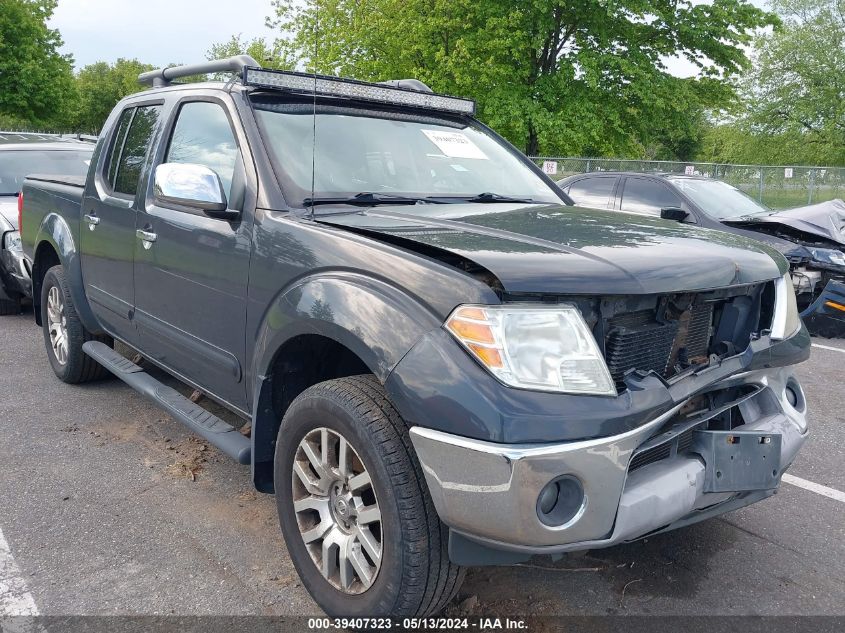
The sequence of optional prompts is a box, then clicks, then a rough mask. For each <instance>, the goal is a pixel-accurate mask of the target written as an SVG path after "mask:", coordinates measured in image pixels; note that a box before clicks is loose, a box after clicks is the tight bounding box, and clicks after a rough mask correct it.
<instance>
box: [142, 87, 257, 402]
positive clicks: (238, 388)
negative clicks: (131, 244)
mask: <svg viewBox="0 0 845 633" xmlns="http://www.w3.org/2000/svg"><path fill="white" fill-rule="evenodd" d="M173 112H174V115H173V118H172V121H171V122H170V124H169V126H168V131H167V132H165V134H167V135H168V137H167V138H165V139H163V142H162V149H161V151H160V152H159V156H158V158H157V160H156V161H155V162H156V163H158V164H161V163H190V164H198V165H204V166H206V167H209V168H210V169H212V170H213V171H215V172H216V173H217V175H218V176H219V177H220V180H221V182H222V183H223V188H224V190H225V193H226V199H227V201H228V203H229V208H230V209H238V210H240V211H242V213H241V214H240V215H239V216H238V217H237V219H235V220H227V219H219V218H214V217H210V216H209V215H207V214H206V213H205V212H204V211H202V210H201V209H196V208H191V207H187V206H182V205H179V204H174V203H166V202H161V201H157V200H156V199H155V198H154V195H153V190H154V170H153V172H152V173H151V175H150V179H149V180H150V182H149V185H148V187H147V198H146V204H145V205H144V208H142V209H141V210H140V212H139V215H138V221H137V227H138V229H139V239H138V240H136V243H135V323H136V327H137V328H138V331H139V333H140V339H141V349H142V350H143V352H144V354H145V355H147V356H150V357H152V358H153V359H154V360H156V361H158V362H159V363H161V364H162V365H164V366H165V367H167V368H169V369H170V370H172V371H173V372H174V373H176V374H179V375H181V376H182V377H183V378H185V379H187V380H188V381H189V382H192V383H194V384H195V385H196V386H198V387H200V388H203V389H204V390H207V391H209V392H210V393H212V394H213V395H215V396H217V397H218V398H221V399H223V400H225V401H226V402H227V403H229V404H231V405H233V406H235V407H236V408H243V407H245V403H246V388H245V386H244V380H243V373H244V368H243V363H244V355H245V332H246V291H247V281H248V274H249V259H250V251H251V243H252V240H251V222H252V214H251V213H243V211H244V210H245V209H248V208H249V207H247V206H245V203H244V198H245V195H246V194H245V190H246V185H245V182H246V180H247V179H246V177H245V164H244V161H243V158H242V155H241V147H242V146H245V142H246V141H245V139H244V138H243V137H242V136H239V132H237V131H236V128H235V126H234V125H233V121H234V119H233V118H232V117H231V115H230V112H229V110H228V109H227V104H225V103H224V102H223V101H220V100H218V99H216V98H212V97H208V98H207V99H205V100H197V97H191V98H189V99H186V100H183V101H182V102H181V103H180V104H178V105H177V107H176V108H174V110H173ZM253 180H254V179H253ZM233 183H234V184H233ZM246 197H249V196H246ZM252 204H253V208H254V201H253V202H252ZM141 236H146V238H150V237H152V241H150V239H142V237H141Z"/></svg>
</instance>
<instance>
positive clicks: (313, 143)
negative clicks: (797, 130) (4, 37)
mask: <svg viewBox="0 0 845 633" xmlns="http://www.w3.org/2000/svg"><path fill="white" fill-rule="evenodd" d="M224 71H231V72H233V73H235V74H236V79H233V80H232V81H229V82H227V83H225V84H224V83H190V84H186V85H178V84H174V83H172V80H173V79H176V78H179V77H182V76H187V75H190V74H194V73H197V72H203V73H211V72H224ZM141 80H142V81H144V82H147V83H148V84H152V88H151V89H150V90H147V91H145V92H142V93H140V94H136V95H133V96H130V97H127V98H125V99H124V100H122V101H121V102H120V103H119V104H118V105H117V106H116V107H115V109H114V112H113V113H112V114H111V116H110V117H109V119H108V121H107V122H106V125H105V127H104V129H103V133H102V135H101V137H100V140H99V142H98V144H97V147H96V150H95V152H94V155H93V159H92V161H91V167H90V171H89V172H88V176H87V178H85V179H76V178H71V177H68V178H57V177H51V178H49V179H44V178H38V177H33V178H30V179H28V180H27V181H26V183H25V185H24V188H23V205H22V222H21V234H22V241H23V245H24V249H25V252H26V253H27V255H28V256H29V257H31V259H32V261H33V275H32V279H33V285H34V296H35V299H34V303H35V318H36V321H37V322H38V324H39V325H40V326H41V327H42V328H43V333H44V342H45V346H46V349H47V356H48V359H49V362H50V365H51V366H52V369H53V371H54V372H55V373H56V375H57V376H58V377H59V379H61V380H63V381H65V382H68V383H81V382H85V381H88V380H94V379H97V378H100V377H102V376H104V375H105V374H107V373H108V372H111V373H112V374H115V375H116V376H118V377H119V378H121V379H122V380H124V381H125V382H126V383H128V384H129V385H131V386H132V387H134V388H135V389H136V390H138V391H139V392H141V393H143V394H144V395H146V396H148V397H149V398H151V399H152V400H153V401H154V402H156V403H157V404H158V405H159V406H161V407H162V408H163V409H164V410H166V411H167V412H169V413H170V415H171V416H173V417H174V418H175V419H177V420H179V421H181V422H183V423H184V424H186V425H187V426H188V427H190V428H191V429H192V430H193V431H194V432H196V433H198V434H199V435H201V436H202V437H204V438H205V439H206V440H208V441H209V442H210V443H212V444H213V445H215V446H217V447H218V448H219V449H220V450H221V451H222V452H223V453H225V454H227V455H230V456H231V457H233V458H234V459H236V460H238V461H239V462H240V463H242V464H248V465H250V467H251V474H252V478H253V480H254V483H255V486H256V487H257V489H258V490H260V491H262V492H266V493H275V498H276V503H277V506H278V513H279V522H280V524H281V530H282V533H283V535H284V538H285V541H286V543H287V547H288V551H289V552H290V556H291V559H292V560H293V562H294V564H295V566H296V568H297V571H298V572H299V574H300V576H301V577H302V581H303V584H304V585H305V587H306V588H307V589H308V590H309V591H310V593H311V594H312V595H313V597H314V599H315V600H316V602H317V603H318V604H319V605H320V607H322V608H323V609H324V610H325V611H326V612H327V613H328V614H330V615H333V616H388V615H389V616H415V615H424V614H433V613H436V612H438V611H439V610H441V609H442V608H443V607H444V606H445V605H446V604H447V603H448V601H449V600H450V599H451V598H452V597H453V596H454V595H455V593H456V591H457V590H458V587H459V585H460V583H461V580H462V577H463V573H462V570H463V569H464V568H465V567H466V566H469V565H491V564H496V565H500V564H507V563H516V562H519V561H524V560H526V559H528V558H529V557H531V556H533V555H537V554H548V555H556V554H560V553H562V552H568V551H572V550H584V549H594V548H601V547H606V546H609V545H614V544H617V543H623V542H627V541H632V540H635V539H638V538H641V537H643V536H646V535H651V534H655V533H657V532H661V531H664V530H671V529H675V528H680V527H683V526H686V525H689V524H691V523H694V522H696V521H701V520H703V519H706V518H708V517H712V516H716V515H719V514H721V513H724V512H727V511H729V510H733V509H736V508H739V507H742V506H745V505H748V504H750V503H754V502H756V501H759V500H761V499H764V498H766V497H768V496H770V495H772V494H774V493H775V492H776V490H777V488H778V485H779V483H780V479H781V476H782V475H783V473H784V471H785V470H786V469H787V468H788V467H789V465H790V463H791V462H792V461H793V459H794V458H795V456H796V453H797V452H798V450H799V449H800V447H801V445H802V444H803V443H804V441H805V439H806V438H807V433H808V430H807V421H806V412H807V407H806V402H805V399H804V393H803V391H802V388H801V385H800V384H799V382H798V380H797V378H796V376H795V374H794V372H793V367H794V365H795V364H796V363H799V362H801V361H803V360H805V359H806V358H807V357H808V355H809V349H810V338H809V335H808V333H807V330H806V329H805V328H804V326H803V325H802V324H801V321H800V319H799V318H798V313H797V310H796V304H795V294H794V291H793V288H792V283H791V281H790V278H789V274H788V272H789V271H788V267H787V263H786V261H785V260H784V258H783V257H782V256H781V255H780V254H779V253H778V252H776V251H775V250H773V249H771V248H769V247H768V246H766V245H764V244H761V243H757V242H754V241H752V240H749V239H747V238H744V237H742V236H736V235H730V234H726V233H722V232H717V231H710V230H707V229H701V228H696V227H687V226H683V225H680V224H678V223H677V222H671V221H666V220H662V219H660V218H649V217H643V216H635V215H631V216H626V217H625V218H624V222H622V221H620V218H621V217H623V216H621V215H620V214H618V213H615V212H602V211H587V210H584V209H578V208H573V207H571V206H568V205H567V204H566V203H568V202H569V200H568V199H567V197H566V194H564V193H563V192H562V191H561V190H560V189H558V188H556V187H555V186H554V183H552V182H551V181H550V180H549V179H548V178H547V177H546V176H544V175H543V174H542V172H541V171H540V170H538V168H537V167H536V166H535V165H534V164H532V163H531V161H529V160H528V159H527V158H526V157H525V156H523V155H522V154H520V153H519V152H518V151H517V150H515V149H514V148H513V147H512V146H510V145H509V144H508V143H507V142H506V141H504V140H503V139H501V138H500V137H499V136H497V135H496V134H495V133H494V132H492V131H491V130H490V129H488V128H487V127H485V126H484V125H482V124H481V123H479V122H478V121H476V120H475V119H474V118H473V113H474V104H473V103H472V102H471V101H467V100H464V99H459V98H455V97H450V96H446V95H439V94H434V93H432V92H431V91H430V90H429V89H428V88H427V87H426V86H425V85H424V84H421V83H420V82H418V81H414V80H397V81H393V82H387V83H384V84H377V83H363V82H357V81H351V80H345V79H339V78H335V77H325V76H315V75H307V74H300V73H295V72H280V71H273V70H266V69H262V68H259V67H258V65H257V64H256V63H255V62H254V61H253V60H252V59H250V58H248V57H236V58H230V59H226V60H218V61H216V62H210V63H207V64H202V65H195V66H188V67H177V68H167V69H163V70H157V71H152V72H150V73H147V74H145V75H142V76H141ZM115 341H120V342H122V343H124V344H126V345H128V346H129V347H130V348H133V349H134V350H137V352H138V353H139V354H140V355H141V356H142V358H143V359H144V364H149V365H151V366H157V367H159V368H161V369H163V370H165V371H166V372H169V373H170V374H172V375H173V376H175V377H176V378H178V379H179V380H181V381H183V382H184V383H186V384H187V385H189V386H191V387H193V388H194V389H198V390H200V391H202V392H203V393H204V394H206V395H207V396H208V397H209V398H211V399H213V400H215V401H217V402H218V403H221V404H223V405H225V407H227V408H228V409H230V410H231V411H232V412H234V413H235V414H236V415H237V416H239V417H240V418H242V419H243V420H244V422H245V423H246V422H249V423H250V424H251V433H250V436H249V437H245V436H244V435H243V434H242V433H240V432H239V431H238V429H236V428H235V427H234V426H231V425H230V424H228V423H227V422H225V421H224V420H222V419H220V418H219V417H216V416H215V415H213V414H211V413H210V412H208V411H206V410H205V409H203V408H201V407H200V406H199V405H197V404H195V403H193V402H192V401H190V400H189V399H187V398H185V397H183V396H182V395H181V394H180V393H179V392H178V391H176V390H174V389H172V388H170V387H168V386H166V385H164V384H163V383H161V382H159V381H158V380H157V379H156V378H154V377H153V376H152V375H150V374H149V373H147V372H146V371H144V369H143V368H142V367H141V366H140V365H139V364H137V363H135V362H132V361H130V360H129V359H127V358H126V357H124V356H123V355H121V354H118V353H117V352H116V351H115V350H114V349H113V342H115ZM234 418H235V416H232V419H234ZM230 421H231V420H230Z"/></svg>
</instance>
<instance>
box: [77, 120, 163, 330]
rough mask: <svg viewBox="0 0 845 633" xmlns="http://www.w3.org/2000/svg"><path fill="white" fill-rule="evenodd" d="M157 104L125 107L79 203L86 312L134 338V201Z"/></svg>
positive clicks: (145, 159)
mask: <svg viewBox="0 0 845 633" xmlns="http://www.w3.org/2000/svg"><path fill="white" fill-rule="evenodd" d="M161 108H162V106H161V104H150V105H140V106H129V107H127V108H126V109H124V110H123V112H121V113H120V115H119V117H118V119H117V123H116V124H115V125H114V126H113V127H112V135H111V138H110V139H109V140H108V141H107V143H108V144H107V147H106V149H104V150H103V151H104V154H105V156H104V159H103V160H100V161H99V162H98V167H97V169H96V171H95V176H94V183H93V186H89V187H86V190H85V195H84V197H83V199H82V216H83V217H82V226H81V228H80V240H79V241H80V253H81V261H82V278H83V281H84V284H85V292H86V294H87V296H88V299H89V301H90V303H91V309H92V310H93V311H94V312H95V314H96V315H97V317H98V319H100V321H101V323H103V325H104V326H105V327H107V328H108V329H109V330H110V331H111V332H112V333H113V334H115V335H116V336H118V337H120V338H123V339H125V340H127V341H129V342H132V341H133V339H134V336H135V334H134V326H133V325H132V321H131V319H132V309H133V306H134V300H135V296H134V293H135V291H134V284H133V255H134V251H135V242H136V239H135V216H136V210H135V209H136V207H135V199H136V197H137V193H138V183H139V180H140V178H141V175H142V171H143V168H144V166H145V165H146V161H147V153H148V151H149V147H150V145H151V140H152V138H153V135H154V132H155V130H156V127H157V125H158V119H159V116H160V114H161Z"/></svg>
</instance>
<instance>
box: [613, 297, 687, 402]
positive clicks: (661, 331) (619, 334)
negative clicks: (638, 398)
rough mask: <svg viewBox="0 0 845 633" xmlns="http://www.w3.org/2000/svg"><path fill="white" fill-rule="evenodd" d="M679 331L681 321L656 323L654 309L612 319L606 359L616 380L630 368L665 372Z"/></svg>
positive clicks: (618, 381) (620, 378) (620, 379)
mask: <svg viewBox="0 0 845 633" xmlns="http://www.w3.org/2000/svg"><path fill="white" fill-rule="evenodd" d="M677 335H678V323H677V322H675V323H656V322H655V321H654V311H653V310H639V311H637V312H631V313H629V314H622V315H619V316H617V317H614V318H613V319H611V320H610V332H609V334H608V336H607V344H606V347H605V360H606V361H607V367H608V369H609V370H610V375H611V377H612V378H613V380H614V382H616V383H617V385H618V384H619V383H621V382H622V377H623V375H624V374H625V372H627V371H628V370H629V369H632V368H634V369H640V370H642V371H650V370H654V371H656V372H657V373H658V374H660V375H663V374H664V373H665V372H666V365H667V363H668V362H669V355H670V353H671V352H672V344H673V343H674V341H675V337H676V336H677Z"/></svg>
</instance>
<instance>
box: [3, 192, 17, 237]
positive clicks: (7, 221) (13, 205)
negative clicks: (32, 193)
mask: <svg viewBox="0 0 845 633" xmlns="http://www.w3.org/2000/svg"><path fill="white" fill-rule="evenodd" d="M17 228H18V199H17V197H15V196H0V231H13V230H16V229H17Z"/></svg>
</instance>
